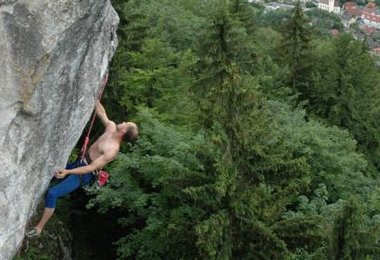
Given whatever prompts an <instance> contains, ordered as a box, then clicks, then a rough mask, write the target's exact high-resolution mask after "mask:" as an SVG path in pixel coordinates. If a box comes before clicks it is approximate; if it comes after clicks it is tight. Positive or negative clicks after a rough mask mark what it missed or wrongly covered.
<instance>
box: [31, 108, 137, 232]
mask: <svg viewBox="0 0 380 260" xmlns="http://www.w3.org/2000/svg"><path fill="white" fill-rule="evenodd" d="M96 115H97V117H98V118H99V119H100V121H101V122H102V124H103V125H104V127H105V131H104V133H103V134H102V135H101V136H100V137H99V138H98V139H97V140H96V141H95V142H94V143H93V144H92V145H91V146H90V148H89V149H88V152H87V153H86V154H85V157H84V158H85V159H84V160H83V161H77V162H74V163H71V164H68V165H66V167H65V169H61V170H59V171H57V172H56V173H55V177H56V178H58V179H63V180H62V181H60V182H59V183H58V184H56V185H55V186H53V187H51V188H49V189H48V191H47V193H46V195H45V209H44V212H43V214H42V217H41V219H40V221H39V222H38V224H37V225H36V226H35V227H33V228H31V229H29V230H28V231H27V232H26V236H27V237H36V236H39V235H40V234H41V232H42V230H43V228H44V226H45V224H46V223H47V221H48V220H49V219H50V218H51V217H52V215H53V213H54V210H55V207H56V202H57V199H58V198H59V197H62V196H64V195H66V194H69V193H70V192H72V191H74V190H76V189H78V188H79V187H80V186H82V185H89V184H90V183H91V182H92V179H93V178H94V174H93V172H94V171H96V170H100V169H102V168H103V166H104V165H106V164H107V163H109V162H110V161H112V160H114V159H115V158H116V155H117V154H118V152H119V150H120V145H121V143H122V142H123V141H133V140H135V139H136V138H137V136H138V134H139V131H138V127H137V125H136V124H135V123H133V122H123V123H121V124H115V122H113V121H111V120H110V119H108V116H107V114H106V111H105V109H104V107H103V106H102V104H101V103H100V102H99V101H97V102H96ZM78 162H79V163H78Z"/></svg>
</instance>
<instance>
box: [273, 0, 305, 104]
mask: <svg viewBox="0 0 380 260" xmlns="http://www.w3.org/2000/svg"><path fill="white" fill-rule="evenodd" d="M308 23H309V21H308V19H307V17H306V16H305V14H304V12H303V10H302V6H301V3H300V2H299V1H297V2H296V4H295V7H294V9H293V13H292V16H291V18H289V19H288V21H287V22H286V23H285V26H284V28H283V31H282V34H283V41H282V43H281V45H280V48H279V58H280V62H281V63H282V64H284V65H286V66H288V69H289V76H288V78H287V80H286V83H287V84H290V86H291V87H292V88H293V91H294V92H295V93H297V94H299V95H300V97H299V101H302V100H306V99H307V98H308V96H309V93H310V89H309V88H310V87H311V86H310V80H311V79H310V77H311V69H312V63H311V49H312V48H311V43H310V41H311V37H312V33H311V30H310V28H309V25H308Z"/></svg>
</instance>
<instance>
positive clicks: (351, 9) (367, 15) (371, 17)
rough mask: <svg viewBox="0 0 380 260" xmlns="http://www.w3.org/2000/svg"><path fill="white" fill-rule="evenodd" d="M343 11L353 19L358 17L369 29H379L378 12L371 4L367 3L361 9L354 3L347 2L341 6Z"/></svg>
mask: <svg viewBox="0 0 380 260" xmlns="http://www.w3.org/2000/svg"><path fill="white" fill-rule="evenodd" d="M343 10H344V12H345V13H348V14H349V15H351V16H353V17H357V18H359V17H360V18H361V19H363V23H364V24H365V25H367V26H369V27H375V28H380V12H379V10H378V9H377V7H376V4H375V3H373V2H369V3H368V4H367V5H366V6H365V7H362V8H360V7H359V6H358V5H357V4H356V3H354V2H347V3H345V4H344V5H343Z"/></svg>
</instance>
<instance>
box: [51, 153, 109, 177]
mask: <svg viewBox="0 0 380 260" xmlns="http://www.w3.org/2000/svg"><path fill="white" fill-rule="evenodd" d="M108 161H109V160H108V159H107V157H106V156H105V155H102V156H100V157H98V158H96V160H94V161H93V162H91V163H90V164H89V165H86V166H81V167H78V168H74V169H61V170H59V171H58V172H56V173H55V177H57V178H58V179H61V178H64V177H65V176H66V175H67V174H78V175H81V174H86V173H89V172H93V171H95V170H99V169H102V168H103V166H104V165H106V164H107V162H108Z"/></svg>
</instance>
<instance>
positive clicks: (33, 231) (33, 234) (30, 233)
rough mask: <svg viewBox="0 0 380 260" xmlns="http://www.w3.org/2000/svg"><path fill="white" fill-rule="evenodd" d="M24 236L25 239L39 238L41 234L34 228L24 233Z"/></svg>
mask: <svg viewBox="0 0 380 260" xmlns="http://www.w3.org/2000/svg"><path fill="white" fill-rule="evenodd" d="M25 235H26V236H27V237H39V236H41V232H38V231H37V230H36V229H35V228H31V229H29V230H28V231H26V233H25Z"/></svg>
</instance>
